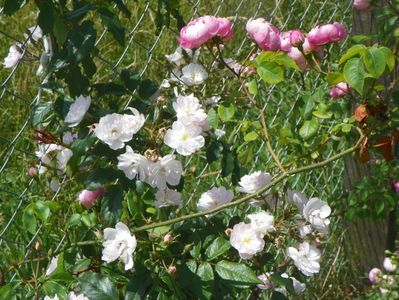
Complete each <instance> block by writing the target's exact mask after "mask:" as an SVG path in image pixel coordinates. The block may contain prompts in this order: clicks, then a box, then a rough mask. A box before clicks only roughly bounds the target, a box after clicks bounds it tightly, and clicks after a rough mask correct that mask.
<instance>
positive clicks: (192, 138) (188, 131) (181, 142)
mask: <svg viewBox="0 0 399 300" xmlns="http://www.w3.org/2000/svg"><path fill="white" fill-rule="evenodd" d="M201 133H202V128H201V127H198V126H195V125H185V124H183V123H182V122H180V121H176V122H173V125H172V129H168V131H167V132H166V134H165V137H164V143H165V144H166V145H168V146H169V147H171V148H173V149H176V151H177V153H179V154H181V155H185V156H187V155H191V154H193V153H194V152H196V151H197V150H199V149H200V148H202V147H203V146H204V145H205V138H204V137H203V136H202V135H201Z"/></svg>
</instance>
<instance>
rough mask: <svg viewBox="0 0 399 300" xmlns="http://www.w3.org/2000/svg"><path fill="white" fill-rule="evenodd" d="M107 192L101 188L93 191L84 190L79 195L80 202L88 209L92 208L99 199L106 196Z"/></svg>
mask: <svg viewBox="0 0 399 300" xmlns="http://www.w3.org/2000/svg"><path fill="white" fill-rule="evenodd" d="M104 193H105V190H104V189H103V188H99V189H96V190H93V191H90V190H83V191H81V192H80V193H79V195H78V200H79V202H80V204H82V205H83V206H84V207H86V208H91V207H93V206H94V204H95V203H96V201H97V199H98V198H100V197H101V196H102V195H104Z"/></svg>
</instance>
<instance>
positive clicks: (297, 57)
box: [287, 47, 308, 70]
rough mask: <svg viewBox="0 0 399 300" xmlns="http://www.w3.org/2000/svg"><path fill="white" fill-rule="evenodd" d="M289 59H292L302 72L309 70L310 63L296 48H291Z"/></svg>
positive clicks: (288, 53)
mask: <svg viewBox="0 0 399 300" xmlns="http://www.w3.org/2000/svg"><path fill="white" fill-rule="evenodd" d="M287 55H288V57H290V58H292V59H293V60H294V61H295V63H296V64H297V65H298V67H299V68H300V69H301V70H305V69H307V68H308V62H307V61H306V58H305V56H304V55H303V54H302V52H301V51H299V49H298V48H296V47H291V49H290V51H288V52H287Z"/></svg>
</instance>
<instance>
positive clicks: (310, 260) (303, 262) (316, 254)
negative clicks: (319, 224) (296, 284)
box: [287, 241, 321, 276]
mask: <svg viewBox="0 0 399 300" xmlns="http://www.w3.org/2000/svg"><path fill="white" fill-rule="evenodd" d="M287 255H288V256H289V257H291V259H292V260H293V261H294V264H295V266H296V267H297V268H298V269H299V271H301V272H302V273H303V274H305V275H306V276H313V274H315V273H319V271H320V263H319V262H320V257H321V252H320V250H319V249H317V248H316V247H315V246H313V245H310V244H309V242H306V241H305V242H303V243H301V244H299V249H296V248H293V247H289V248H288V249H287Z"/></svg>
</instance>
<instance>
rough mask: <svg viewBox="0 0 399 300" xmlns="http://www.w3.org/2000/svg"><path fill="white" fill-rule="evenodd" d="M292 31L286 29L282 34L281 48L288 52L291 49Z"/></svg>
mask: <svg viewBox="0 0 399 300" xmlns="http://www.w3.org/2000/svg"><path fill="white" fill-rule="evenodd" d="M291 47H292V45H291V41H290V32H289V31H286V32H283V33H281V34H280V50H282V51H285V52H288V51H290V50H291Z"/></svg>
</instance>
